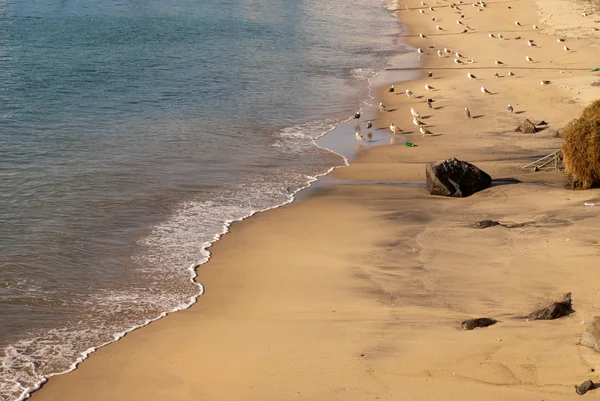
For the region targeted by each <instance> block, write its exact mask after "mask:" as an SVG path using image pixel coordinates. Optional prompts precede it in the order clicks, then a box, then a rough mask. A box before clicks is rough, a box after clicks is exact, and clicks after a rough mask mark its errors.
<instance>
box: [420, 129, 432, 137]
mask: <svg viewBox="0 0 600 401" xmlns="http://www.w3.org/2000/svg"><path fill="white" fill-rule="evenodd" d="M419 131H421V134H423V136H425V135H433V132H431V131H429V130H428V129H427V128H425V127H419Z"/></svg>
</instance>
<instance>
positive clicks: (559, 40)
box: [556, 38, 565, 42]
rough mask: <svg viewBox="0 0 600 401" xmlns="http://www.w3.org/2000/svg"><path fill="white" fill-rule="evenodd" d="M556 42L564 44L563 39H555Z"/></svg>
mask: <svg viewBox="0 0 600 401" xmlns="http://www.w3.org/2000/svg"><path fill="white" fill-rule="evenodd" d="M556 41H557V42H564V41H565V40H564V39H563V38H558V39H556Z"/></svg>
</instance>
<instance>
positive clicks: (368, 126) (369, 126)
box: [367, 120, 373, 129]
mask: <svg viewBox="0 0 600 401" xmlns="http://www.w3.org/2000/svg"><path fill="white" fill-rule="evenodd" d="M372 126H373V123H372V122H371V120H369V121H367V129H369V128H371V127H372Z"/></svg>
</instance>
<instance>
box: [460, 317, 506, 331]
mask: <svg viewBox="0 0 600 401" xmlns="http://www.w3.org/2000/svg"><path fill="white" fill-rule="evenodd" d="M496 323H498V321H497V320H496V319H490V318H487V317H479V318H477V319H469V320H465V321H464V322H461V324H460V326H461V328H462V329H463V330H473V329H476V328H478V327H488V326H491V325H493V324H496Z"/></svg>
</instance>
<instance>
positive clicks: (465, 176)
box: [425, 157, 492, 197]
mask: <svg viewBox="0 0 600 401" xmlns="http://www.w3.org/2000/svg"><path fill="white" fill-rule="evenodd" d="M425 175H426V177H427V191H428V192H429V194H430V195H440V196H452V197H466V196H470V195H472V194H474V193H475V192H478V191H481V190H483V189H486V188H488V187H489V186H490V185H491V184H492V177H490V176H489V175H488V174H487V173H485V172H484V171H483V170H480V169H479V168H477V167H476V166H475V165H473V164H471V163H468V162H465V161H461V160H458V159H456V158H454V157H452V158H450V159H446V160H437V161H433V162H430V163H427V165H426V166H425Z"/></svg>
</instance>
